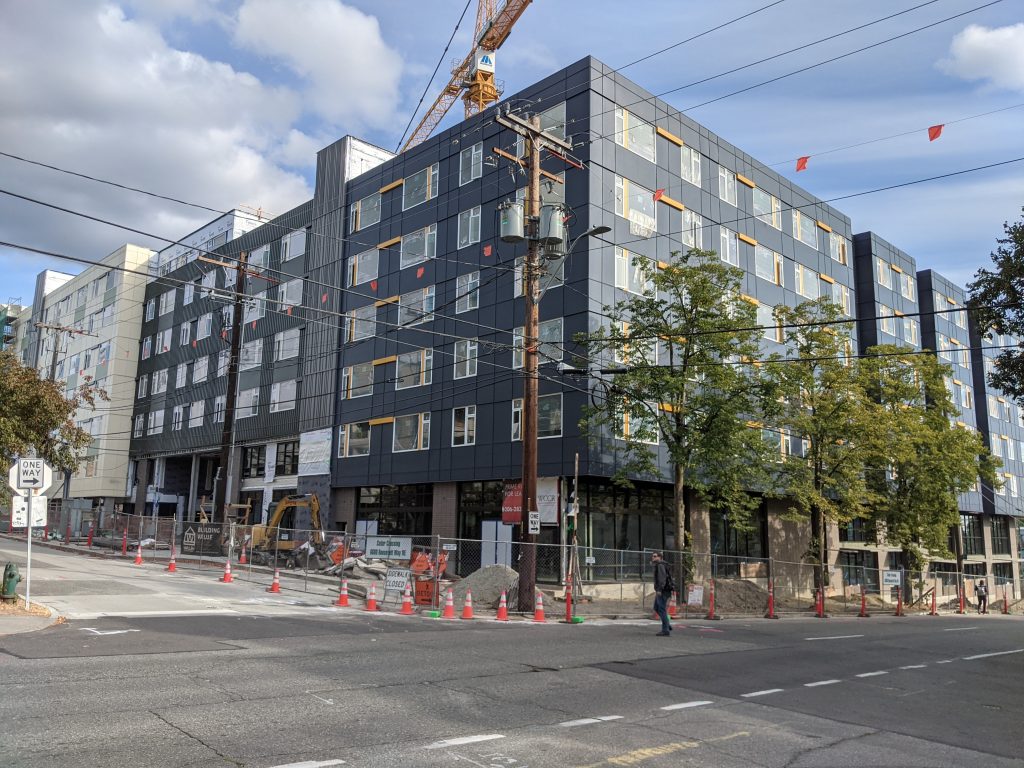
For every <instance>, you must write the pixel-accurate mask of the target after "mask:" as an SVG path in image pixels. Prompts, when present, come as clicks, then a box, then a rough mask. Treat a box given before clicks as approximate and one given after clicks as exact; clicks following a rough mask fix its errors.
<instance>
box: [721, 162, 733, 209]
mask: <svg viewBox="0 0 1024 768" xmlns="http://www.w3.org/2000/svg"><path fill="white" fill-rule="evenodd" d="M718 196H719V198H721V199H722V200H723V201H724V202H726V203H729V204H730V205H736V172H735V171H730V170H729V169H728V168H725V167H724V166H721V165H720V166H718Z"/></svg>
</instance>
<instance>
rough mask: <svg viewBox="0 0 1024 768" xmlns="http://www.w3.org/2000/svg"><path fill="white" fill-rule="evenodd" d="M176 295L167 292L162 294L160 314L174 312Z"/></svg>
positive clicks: (173, 292)
mask: <svg viewBox="0 0 1024 768" xmlns="http://www.w3.org/2000/svg"><path fill="white" fill-rule="evenodd" d="M174 294H175V291H167V293H161V294H160V309H159V311H158V314H161V315H166V314H167V313H168V312H173V311H174Z"/></svg>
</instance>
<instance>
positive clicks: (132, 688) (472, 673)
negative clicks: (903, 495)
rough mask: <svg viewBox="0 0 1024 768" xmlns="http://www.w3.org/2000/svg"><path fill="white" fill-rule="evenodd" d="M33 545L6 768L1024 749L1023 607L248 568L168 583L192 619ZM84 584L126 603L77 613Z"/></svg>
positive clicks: (797, 763)
mask: <svg viewBox="0 0 1024 768" xmlns="http://www.w3.org/2000/svg"><path fill="white" fill-rule="evenodd" d="M3 546H4V545H3V544H2V543H0V557H3V556H5V555H7V554H8V553H7V552H5V551H3ZM33 561H34V566H33V572H34V573H37V572H38V573H39V574H40V582H41V583H45V582H46V581H47V580H50V581H52V582H54V583H58V582H62V581H63V582H76V583H77V584H78V585H79V586H78V587H75V588H72V589H64V590H57V591H61V596H60V599H61V601H62V604H63V605H64V607H65V610H66V611H67V612H68V613H70V615H72V618H71V619H70V620H69V621H68V622H67V623H66V624H61V625H58V626H54V627H51V628H49V629H45V630H42V631H39V632H34V633H30V634H21V635H8V636H4V637H0V764H2V765H3V766H5V767H6V766H11V767H14V766H18V767H19V768H22V767H24V768H30V767H31V768H36V767H38V768H43V767H44V766H45V768H62V767H63V766H74V767H75V768H87V767H91V766H104V767H105V766H111V767H113V766H117V767H118V768H120V767H121V766H136V765H138V766H154V768H165V767H170V766H246V767H247V768H249V767H251V768H271V767H272V766H283V765H293V766H295V765H298V766H303V768H318V767H319V766H325V767H326V766H333V765H348V766H366V767H370V766H372V767H376V766H403V767H407V766H449V765H451V764H452V763H462V764H465V765H467V766H485V767H487V768H491V767H492V766H511V767H512V768H527V767H529V766H533V767H534V768H536V767H537V766H557V767H558V768H571V767H573V766H577V767H582V766H632V765H637V766H650V767H652V768H661V767H663V766H722V767H723V768H731V767H732V766H772V767H775V766H778V767H780V768H781V767H782V766H793V767H794V768H802V767H805V766H858V767H865V766H894V767H895V766H899V767H900V768H908V767H912V766H929V767H931V766H950V767H951V768H953V767H956V768H961V767H962V766H972V767H973V766H983V767H988V766H993V767H997V766H1011V765H1014V766H1016V765H1024V760H1022V758H1024V734H1022V733H1021V728H1020V716H1019V709H1020V703H1021V694H1020V690H1021V687H1022V683H1024V624H1022V622H1021V620H1020V619H1018V618H1012V617H1001V616H995V615H989V616H984V617H979V616H971V615H968V616H962V617H961V616H950V617H937V618H933V617H926V616H922V617H909V618H902V619H897V618H894V617H880V616H876V617H872V618H870V619H829V620H813V619H799V620H797V619H794V620H782V621H766V620H760V621H730V620H726V621H721V622H691V623H690V624H687V625H682V624H680V625H679V626H678V627H677V631H676V632H675V633H673V636H672V637H670V638H662V637H656V636H655V632H656V630H657V625H656V623H654V622H588V623H586V624H583V625H578V626H566V625H560V624H555V623H551V624H548V625H545V626H535V625H532V624H529V623H512V624H509V625H504V624H498V623H495V622H490V621H474V622H462V621H455V622H442V621H439V620H431V619H426V618H421V617H415V618H406V617H399V616H395V615H380V614H367V613H365V612H362V611H359V610H340V609H332V608H329V607H327V606H326V605H323V604H318V603H317V602H316V601H312V600H307V601H296V600H293V599H292V600H289V599H287V598H283V599H282V600H281V602H280V603H279V604H278V603H273V602H268V601H267V600H266V599H265V597H264V596H263V595H262V588H261V587H256V586H249V585H246V584H234V585H230V586H228V585H219V587H218V588H219V589H220V590H221V591H220V593H217V592H216V591H215V592H214V593H213V596H212V597H211V594H210V590H211V587H210V584H209V581H210V580H209V577H204V578H202V579H200V578H198V577H193V576H185V577H184V578H182V579H179V580H176V581H175V582H174V589H175V590H177V592H176V594H178V596H179V600H181V601H184V599H185V596H187V594H188V593H189V590H194V592H195V600H196V603H197V610H201V611H202V613H201V615H183V614H180V613H174V614H173V615H160V611H159V610H158V609H157V610H154V609H153V606H152V602H153V600H152V598H151V596H150V594H148V593H147V594H144V595H142V596H141V597H140V593H139V592H138V590H139V589H147V590H155V589H157V582H155V581H154V579H155V578H156V577H157V576H158V574H156V573H146V572H143V571H140V570H132V569H130V568H127V567H126V566H118V567H114V566H112V565H111V564H109V563H105V562H102V561H91V560H88V559H85V558H76V557H75V556H71V555H54V554H49V555H46V556H42V555H41V556H40V564H39V566H38V571H37V566H36V565H35V561H36V557H35V555H34V556H33ZM90 581H92V582H100V583H102V585H103V586H102V587H101V589H102V590H104V597H105V598H109V599H120V600H121V603H122V605H123V606H124V611H123V615H121V616H117V615H106V616H97V615H96V614H95V612H90V611H91V609H92V608H93V607H94V603H90V602H89V601H90V600H94V599H95V597H96V596H95V595H93V594H90V593H89V590H88V589H87V588H85V587H84V586H81V585H83V584H86V583H88V582H90ZM236 588H237V589H236ZM40 589H41V590H43V591H46V587H40ZM51 589H53V588H51ZM117 589H123V590H124V595H123V596H121V597H120V598H118V596H117V594H112V593H113V592H116V590H117ZM225 590H227V591H228V593H229V594H225ZM68 592H70V593H71V594H67V593H68ZM218 595H219V596H218ZM40 599H43V600H45V599H46V598H45V595H43V593H42V592H40ZM140 599H144V600H145V602H144V603H141V604H140V603H139V602H138V601H139V600H140ZM76 600H80V601H81V603H82V605H85V606H87V608H89V610H87V611H83V612H82V613H81V614H80V615H81V616H82V618H75V617H74V616H75V615H76V614H75V611H74V605H75V604H76V603H75V601H76ZM140 605H141V606H142V607H144V608H145V610H142V609H141V608H140ZM176 605H177V603H176ZM68 606H71V608H70V610H69V609H68ZM2 631H3V630H2V625H0V632H2Z"/></svg>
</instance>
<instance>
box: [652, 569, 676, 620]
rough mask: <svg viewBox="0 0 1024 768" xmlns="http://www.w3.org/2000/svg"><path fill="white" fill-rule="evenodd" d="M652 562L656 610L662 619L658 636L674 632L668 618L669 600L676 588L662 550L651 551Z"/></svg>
mask: <svg viewBox="0 0 1024 768" xmlns="http://www.w3.org/2000/svg"><path fill="white" fill-rule="evenodd" d="M651 564H652V565H653V566H654V593H655V594H654V612H655V613H657V614H658V617H659V618H660V619H661V632H659V633H658V637H668V636H669V635H671V634H672V624H671V623H670V622H669V620H668V601H669V598H671V597H672V592H673V590H675V588H676V583H675V581H674V580H673V579H672V571H671V570H670V569H669V567H668V563H666V562H665V561H664V560H663V559H662V557H661V552H652V553H651Z"/></svg>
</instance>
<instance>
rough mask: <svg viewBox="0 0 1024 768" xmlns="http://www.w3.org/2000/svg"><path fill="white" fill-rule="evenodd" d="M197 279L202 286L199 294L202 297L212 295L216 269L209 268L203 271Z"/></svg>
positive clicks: (215, 282) (215, 284) (215, 283)
mask: <svg viewBox="0 0 1024 768" xmlns="http://www.w3.org/2000/svg"><path fill="white" fill-rule="evenodd" d="M199 281H200V285H201V286H202V288H201V290H200V291H199V295H200V296H202V297H203V298H204V299H206V298H209V297H210V296H212V295H213V289H214V288H216V287H217V270H216V269H211V270H210V271H209V272H204V273H203V276H202V277H201V278H199Z"/></svg>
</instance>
